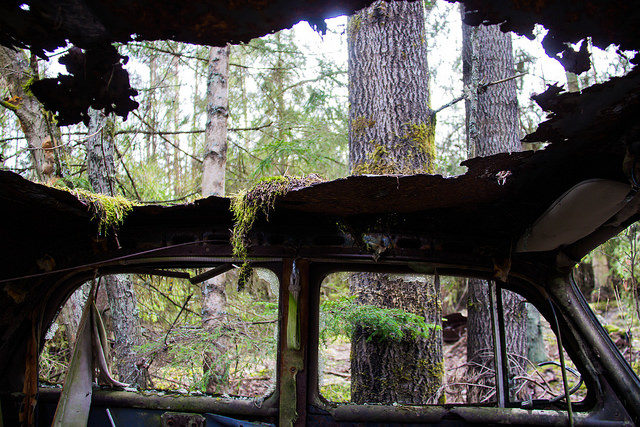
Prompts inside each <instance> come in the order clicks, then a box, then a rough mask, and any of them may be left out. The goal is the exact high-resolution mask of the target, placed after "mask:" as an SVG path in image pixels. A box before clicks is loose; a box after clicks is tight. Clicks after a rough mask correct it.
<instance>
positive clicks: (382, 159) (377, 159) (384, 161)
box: [352, 144, 398, 175]
mask: <svg viewBox="0 0 640 427" xmlns="http://www.w3.org/2000/svg"><path fill="white" fill-rule="evenodd" d="M352 173H353V174H354V175H387V174H389V175H392V174H395V173H398V171H397V165H396V164H395V163H393V162H389V151H388V150H387V147H385V146H384V145H380V144H378V145H375V146H374V148H373V151H372V152H371V154H370V155H369V158H368V159H367V160H366V161H364V162H362V163H358V164H356V165H355V166H354V167H353V171H352Z"/></svg>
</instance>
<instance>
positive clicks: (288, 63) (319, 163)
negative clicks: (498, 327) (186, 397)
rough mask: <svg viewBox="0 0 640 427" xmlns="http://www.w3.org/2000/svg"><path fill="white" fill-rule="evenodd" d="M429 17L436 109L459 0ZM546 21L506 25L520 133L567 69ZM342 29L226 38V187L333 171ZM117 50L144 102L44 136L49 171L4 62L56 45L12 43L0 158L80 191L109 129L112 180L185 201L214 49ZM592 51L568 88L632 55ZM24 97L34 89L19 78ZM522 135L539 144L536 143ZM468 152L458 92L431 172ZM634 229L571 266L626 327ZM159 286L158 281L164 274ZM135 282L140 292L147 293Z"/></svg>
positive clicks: (594, 79) (338, 163)
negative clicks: (524, 29) (553, 48)
mask: <svg viewBox="0 0 640 427" xmlns="http://www.w3.org/2000/svg"><path fill="white" fill-rule="evenodd" d="M425 19H426V28H427V34H428V37H427V46H428V55H429V68H430V73H431V74H430V82H431V104H432V105H431V108H432V109H434V110H438V108H439V107H440V106H445V105H447V104H448V103H450V102H451V101H454V100H456V99H458V98H459V97H460V96H461V95H462V93H463V86H462V66H461V57H460V51H461V44H462V41H461V39H462V37H461V29H460V28H461V22H460V12H459V10H458V7H457V6H456V5H452V4H449V3H447V2H443V1H437V2H435V4H434V7H433V8H432V9H431V11H430V13H429V14H428V15H427V16H426V17H425ZM544 34H545V30H544V28H542V27H538V28H536V36H537V37H536V40H533V41H531V40H527V39H524V38H520V37H517V36H513V40H514V57H515V64H516V70H515V71H516V73H517V74H518V75H519V77H518V78H517V79H516V83H517V89H518V102H519V122H520V127H521V135H522V136H524V135H526V134H527V133H530V132H533V131H534V130H535V128H536V126H537V124H538V123H539V122H540V121H542V120H543V119H544V113H543V112H542V111H541V110H540V109H539V107H538V106H537V105H536V104H535V103H534V102H533V101H531V98H530V96H531V95H532V94H533V93H540V92H542V91H544V90H545V89H546V86H547V85H548V84H554V83H560V84H562V85H564V84H566V83H567V80H571V79H572V76H568V75H566V74H565V72H564V70H563V69H562V67H561V66H560V64H558V63H557V62H556V61H554V60H552V59H549V58H548V57H547V56H546V55H545V54H544V52H543V50H542V48H541V45H540V40H541V38H542V37H543V36H544ZM347 37H349V34H348V32H347V24H346V17H340V18H335V19H332V20H329V21H328V33H327V34H326V35H324V36H322V37H321V36H320V35H319V34H317V33H315V32H314V31H313V30H312V29H311V28H310V27H309V26H308V25H307V24H306V23H300V24H298V25H296V26H295V27H294V28H293V29H291V30H284V31H281V32H278V33H275V34H272V35H268V36H265V37H262V38H260V39H255V40H253V41H251V42H250V43H247V44H243V45H237V46H231V48H230V56H229V75H228V88H229V106H228V123H227V130H228V137H227V152H226V154H227V158H226V168H225V180H226V185H225V187H226V189H225V191H226V194H234V193H237V192H239V191H242V190H244V189H247V188H250V187H251V186H253V185H254V184H255V183H257V182H259V181H260V180H261V179H263V178H265V177H269V176H277V175H290V176H304V175H308V174H311V173H315V174H319V175H320V176H322V177H323V178H325V179H334V178H339V177H344V176H347V175H348V174H349V165H348V136H347V135H348V99H347V97H348V89H347V87H348V81H347V53H346V51H347V49H346V44H347ZM584 43H588V41H585V42H584ZM118 50H119V52H120V53H121V54H123V55H126V56H127V57H129V63H128V65H127V66H126V68H127V70H128V71H129V73H130V75H131V80H132V86H133V87H134V88H136V89H137V90H138V96H137V97H136V98H135V99H136V100H137V101H138V102H139V103H140V107H139V108H138V109H137V110H136V111H134V112H133V113H132V114H130V115H129V117H128V118H127V120H122V119H121V118H119V117H111V118H109V119H108V120H107V121H106V122H104V124H103V125H102V126H101V127H94V128H93V129H90V128H88V127H86V126H84V125H82V124H80V125H74V126H65V127H62V128H61V129H60V138H59V141H60V143H59V144H56V145H55V146H54V147H52V154H53V155H54V158H53V159H52V160H51V163H52V164H51V169H52V170H51V171H50V173H48V174H46V175H47V176H46V177H45V176H43V174H42V173H41V172H38V171H37V170H36V168H34V161H33V158H34V148H33V146H31V145H30V143H29V142H28V140H27V136H25V130H26V129H25V126H24V124H21V123H20V121H19V120H18V119H17V112H16V110H15V109H14V108H12V105H13V104H12V98H13V96H14V95H15V93H13V92H14V91H12V90H11V86H12V84H11V80H12V78H13V77H15V76H12V75H10V74H11V73H12V71H10V70H16V69H17V68H16V67H18V66H20V67H22V72H23V73H24V74H25V75H28V76H31V77H30V78H33V77H35V78H42V77H45V76H55V75H56V74H57V73H58V72H62V68H61V66H60V65H58V64H56V58H58V57H60V56H61V55H63V54H64V53H65V52H64V51H59V52H53V53H52V54H51V55H50V56H51V60H50V61H49V62H43V61H40V60H38V59H36V58H35V57H32V56H30V55H29V54H28V53H26V52H24V53H23V52H20V53H19V54H18V55H21V56H22V59H23V62H22V63H18V62H16V61H15V60H14V61H13V63H12V64H9V63H7V61H11V60H12V59H11V58H16V56H15V55H13V54H12V55H13V56H12V55H4V56H2V57H1V58H2V61H3V62H2V63H0V67H2V75H1V77H2V79H1V82H2V93H0V97H1V98H3V103H2V105H3V107H4V108H0V129H2V132H1V134H0V168H1V169H2V170H10V171H14V172H17V173H19V174H21V175H23V176H25V177H27V178H29V179H32V180H35V181H43V182H45V183H48V184H56V182H57V184H56V185H64V186H67V187H73V188H77V189H78V188H79V189H84V190H89V191H90V190H92V185H91V183H90V177H89V174H88V170H87V164H88V161H87V156H88V148H87V147H88V146H89V144H87V141H88V140H90V139H91V137H92V136H95V134H96V132H98V131H100V132H101V131H102V130H105V131H106V132H108V134H109V138H108V139H109V140H110V141H112V143H113V156H114V166H115V168H114V170H113V173H112V176H111V177H110V179H111V180H112V181H113V184H114V187H115V190H114V191H113V192H114V193H116V194H121V195H123V196H124V197H126V198H128V199H130V200H133V201H135V202H137V203H143V204H144V203H160V204H172V203H186V202H190V201H193V200H195V199H197V198H199V197H202V196H203V194H202V192H201V184H202V173H203V163H204V160H205V156H206V153H207V146H206V141H205V128H206V126H207V123H206V122H207V79H208V77H209V72H210V67H211V66H212V57H211V55H210V48H209V47H204V46H195V45H188V44H180V43H176V42H170V41H166V42H133V43H129V44H128V45H122V46H118ZM590 51H591V55H592V63H593V64H594V67H593V68H592V69H591V70H590V71H588V72H586V73H584V74H582V75H581V76H578V78H577V79H575V80H572V83H573V84H574V85H575V84H577V86H578V89H580V88H585V87H587V86H590V85H592V84H594V83H599V82H603V81H606V80H607V79H609V78H610V77H612V76H617V75H623V74H625V73H626V72H628V71H629V70H630V68H631V65H630V63H629V61H628V60H627V57H628V55H625V53H623V52H617V51H616V49H615V47H610V48H609V49H607V50H605V51H603V50H599V49H597V48H593V47H590ZM27 80H28V79H27ZM25 89H26V88H25ZM24 96H25V97H29V96H30V95H29V93H28V90H25V94H24ZM42 117H43V119H44V122H45V124H47V123H48V124H49V125H55V121H54V119H53V118H52V117H51V115H50V114H48V113H46V112H42ZM524 148H525V149H541V148H543V144H542V145H540V146H529V147H524ZM466 158H467V147H466V142H465V118H464V103H462V102H457V103H454V104H452V105H450V106H447V107H446V108H444V109H442V110H441V111H439V112H438V113H437V127H436V157H435V173H437V174H442V175H444V176H455V175H458V174H460V173H464V167H461V166H460V162H461V161H463V160H465V159H466ZM45 162H46V159H45ZM639 239H640V236H639V235H638V232H637V227H636V226H633V227H631V228H630V229H629V230H627V231H626V232H625V233H624V234H623V235H621V236H619V237H618V238H616V239H613V240H612V241H611V242H608V243H607V244H605V245H604V246H603V247H602V248H600V249H599V250H597V251H596V252H595V253H594V254H592V255H591V256H590V257H588V258H587V259H585V261H584V263H583V264H581V267H580V268H579V273H580V275H579V276H580V277H584V278H586V280H585V282H589V283H591V285H590V286H591V288H593V289H588V290H587V292H588V293H592V292H594V295H597V296H596V297H594V298H595V299H596V300H597V301H600V298H601V296H602V295H604V296H603V297H602V298H603V299H602V300H603V301H604V300H606V301H611V303H612V304H615V305H617V306H618V307H620V308H621V310H619V312H620V313H621V314H620V316H622V317H620V319H618V320H616V321H615V322H613V321H611V322H609V323H616V325H615V327H616V328H618V329H620V330H626V331H627V332H630V331H631V328H632V327H634V325H635V324H636V323H637V320H634V319H637V318H638V313H639V312H640V308H638V307H639V305H638V298H637V297H638V290H637V288H638V287H637V277H636V275H637V271H636V270H637V268H636V263H637V244H638V240H639ZM156 285H157V287H158V288H159V289H161V290H165V288H163V287H162V286H169V285H167V284H166V283H165V284H164V285H160V284H156ZM451 286H458V284H455V283H453V284H452V285H451ZM603 289H604V291H603V292H604V294H603V293H602V292H601V291H602V290H603ZM185 292H186V291H185ZM139 294H140V296H139V299H140V298H143V297H142V295H145V294H144V292H139ZM185 295H186V294H185ZM185 295H176V300H179V301H178V302H177V303H176V304H169V306H171V308H170V309H168V308H167V306H166V305H164V304H165V303H166V301H165V303H162V304H161V303H158V302H156V303H153V304H149V307H150V308H147V309H143V310H142V311H144V313H145V315H146V316H148V317H151V318H152V317H153V316H156V317H157V316H166V317H167V318H168V319H172V317H173V316H175V315H176V314H177V313H178V312H179V311H180V307H181V306H182V303H183V301H184V298H186V297H185ZM443 295H445V300H444V304H445V307H444V308H443V311H444V312H445V313H446V312H447V311H452V310H454V309H455V308H459V306H460V300H461V298H462V295H461V293H460V292H459V290H458V289H448V290H444V291H443ZM147 296H148V297H149V298H151V296H149V295H147ZM181 298H182V299H181ZM194 301H195V300H194ZM184 307H188V308H189V310H190V311H191V312H192V313H193V316H192V317H193V319H192V322H193V323H197V322H199V321H200V320H199V319H196V318H197V316H196V314H197V313H198V312H199V310H202V307H201V306H200V307H194V306H187V305H185V306H184ZM262 308H264V307H262ZM154 311H158V312H163V313H162V314H159V313H154ZM245 311H246V310H245ZM248 312H249V313H253V317H252V319H250V320H251V321H262V320H261V319H262V317H260V316H258V315H257V314H256V313H255V312H252V311H251V310H249V311H248ZM256 316H258V317H260V318H258V317H256ZM245 320H246V319H245ZM168 322H169V323H170V322H171V320H168ZM629 335H631V334H629ZM165 342H166V337H165ZM632 346H633V345H632ZM630 353H631V352H630Z"/></svg>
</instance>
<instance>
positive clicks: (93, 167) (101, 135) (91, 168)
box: [85, 109, 116, 196]
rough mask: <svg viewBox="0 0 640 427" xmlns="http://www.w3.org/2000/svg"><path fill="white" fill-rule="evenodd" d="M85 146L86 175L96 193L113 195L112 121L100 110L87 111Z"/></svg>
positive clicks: (114, 173) (114, 172)
mask: <svg viewBox="0 0 640 427" xmlns="http://www.w3.org/2000/svg"><path fill="white" fill-rule="evenodd" d="M89 118H90V120H89V125H88V126H87V133H88V134H89V136H88V137H87V139H86V142H85V145H86V148H87V176H88V178H89V184H91V189H92V190H93V191H94V192H96V193H101V194H107V195H109V196H115V195H116V192H115V189H116V182H115V176H116V170H115V161H114V158H113V152H114V149H113V121H112V120H110V119H107V117H106V116H105V115H104V113H103V112H102V111H98V110H93V109H92V110H90V111H89Z"/></svg>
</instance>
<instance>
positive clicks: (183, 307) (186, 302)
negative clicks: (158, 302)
mask: <svg viewBox="0 0 640 427" xmlns="http://www.w3.org/2000/svg"><path fill="white" fill-rule="evenodd" d="M192 296H193V294H191V295H189V296H188V297H187V299H186V301H185V302H184V304H183V305H182V308H181V309H180V312H179V313H178V315H177V316H176V318H175V319H174V321H173V323H172V324H171V326H169V330H168V331H167V334H166V335H165V336H164V345H165V346H166V345H167V338H169V334H170V333H171V329H173V325H175V324H176V322H177V321H178V319H179V318H180V315H181V314H182V312H183V311H184V310H185V308H187V304H188V303H189V300H190V299H191V297H192Z"/></svg>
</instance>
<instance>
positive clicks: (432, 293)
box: [350, 273, 443, 405]
mask: <svg viewBox="0 0 640 427" xmlns="http://www.w3.org/2000/svg"><path fill="white" fill-rule="evenodd" d="M350 290H351V292H352V293H353V294H354V295H355V296H356V303H357V304H366V305H373V306H376V307H382V308H396V309H401V310H403V311H406V312H410V313H414V314H417V315H420V316H423V317H424V318H425V319H426V322H427V323H428V324H431V325H433V328H431V329H430V330H429V332H428V337H427V338H423V337H411V336H410V335H409V333H406V334H405V337H404V338H403V339H402V340H384V339H375V338H372V337H371V336H370V331H368V330H367V328H366V326H363V325H356V328H355V332H354V334H353V336H352V340H351V400H352V401H353V402H354V403H359V404H364V403H384V404H391V403H394V402H397V403H401V404H416V405H419V404H426V403H438V399H439V398H440V394H439V391H440V390H439V389H440V386H441V385H442V377H443V362H442V330H441V326H442V322H441V319H442V308H441V305H440V300H439V296H440V289H439V286H438V285H437V282H435V281H434V280H432V278H427V277H424V278H422V279H418V278H416V277H411V276H400V275H398V276H395V275H389V274H372V273H356V274H353V275H352V276H351V278H350Z"/></svg>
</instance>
